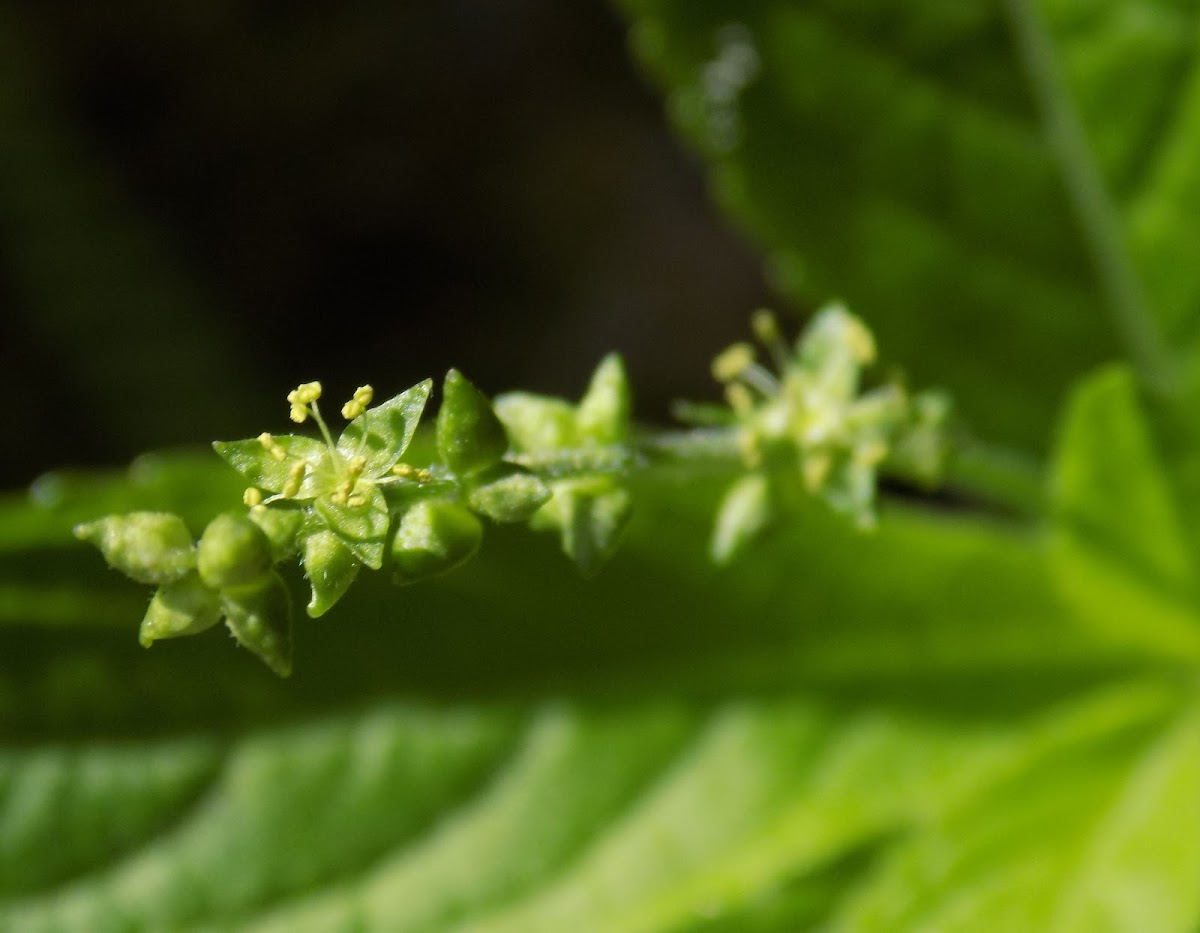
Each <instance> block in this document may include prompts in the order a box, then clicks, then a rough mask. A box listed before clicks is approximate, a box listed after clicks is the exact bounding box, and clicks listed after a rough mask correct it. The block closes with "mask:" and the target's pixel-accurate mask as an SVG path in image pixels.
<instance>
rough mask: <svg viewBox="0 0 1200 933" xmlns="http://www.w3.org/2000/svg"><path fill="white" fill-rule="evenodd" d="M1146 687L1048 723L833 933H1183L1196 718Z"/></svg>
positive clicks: (895, 863)
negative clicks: (913, 932)
mask: <svg viewBox="0 0 1200 933" xmlns="http://www.w3.org/2000/svg"><path fill="white" fill-rule="evenodd" d="M1179 699H1180V698H1179V696H1178V694H1172V693H1171V692H1170V691H1166V692H1164V691H1163V690H1161V689H1156V688H1152V687H1150V688H1147V687H1146V685H1141V686H1136V685H1131V686H1129V687H1127V688H1125V689H1124V690H1122V691H1121V692H1120V693H1117V694H1108V695H1106V696H1102V697H1100V698H1098V699H1096V700H1094V701H1092V702H1091V703H1090V704H1085V705H1082V706H1081V707H1078V708H1075V709H1072V710H1069V711H1067V712H1066V713H1065V714H1063V715H1061V716H1059V717H1056V718H1054V719H1051V720H1050V721H1049V722H1048V723H1047V724H1046V726H1045V727H1044V728H1043V729H1042V731H1040V732H1035V733H1034V734H1033V736H1032V739H1031V742H1030V743H1029V744H1028V745H1027V746H1026V747H1025V748H1024V749H1020V750H1018V753H1017V756H1016V757H1015V758H1014V759H1013V761H1012V763H1011V765H1010V766H1009V767H1001V768H999V769H997V771H998V776H999V780H998V781H996V782H995V783H994V784H993V785H992V786H991V787H990V788H989V789H988V790H987V791H985V792H983V793H980V794H978V795H977V796H975V797H974V798H973V799H971V800H970V801H969V802H968V803H967V804H966V805H964V806H961V807H957V808H956V807H951V808H949V810H948V811H947V812H946V814H945V815H944V816H943V817H942V818H940V819H934V820H932V821H931V822H930V825H928V826H927V827H925V828H924V829H923V830H922V831H920V832H917V833H914V834H913V836H912V838H911V839H909V840H908V841H906V842H903V843H901V844H900V845H898V846H896V847H895V849H894V851H893V852H892V853H891V854H890V855H889V856H888V858H887V859H886V861H885V862H884V863H883V864H882V865H881V869H880V871H879V872H878V873H876V875H875V876H874V877H872V878H871V879H869V881H868V882H867V883H866V884H865V885H864V886H863V888H862V889H861V890H860V891H859V892H856V893H855V894H854V895H853V896H852V897H850V898H849V899H848V900H847V902H846V905H845V908H844V910H843V912H841V914H840V916H839V917H838V919H837V921H835V922H834V923H833V924H832V926H831V928H832V929H837V930H842V929H844V930H896V929H904V930H907V929H921V930H930V931H951V930H962V931H967V930H975V929H978V928H979V922H980V919H981V918H984V917H986V918H988V928H989V929H991V930H996V931H1010V930H1011V931H1014V933H1015V931H1023V930H1046V931H1050V933H1068V931H1072V933H1073V931H1079V933H1084V931H1093V930H1140V929H1153V930H1164V931H1187V930H1192V929H1194V927H1195V920H1196V916H1197V913H1198V912H1200V888H1198V886H1197V885H1196V882H1195V879H1196V875H1197V872H1200V837H1198V836H1197V834H1196V832H1195V831H1194V830H1195V829H1196V828H1198V827H1200V798H1198V797H1197V795H1196V793H1195V781H1196V780H1197V778H1198V777H1200V729H1198V728H1197V727H1198V726H1200V707H1197V706H1196V705H1195V703H1194V702H1193V703H1192V704H1191V705H1189V706H1188V707H1186V708H1185V710H1184V711H1182V712H1181V711H1180V709H1179V706H1178V703H1179Z"/></svg>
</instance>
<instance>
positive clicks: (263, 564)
mask: <svg viewBox="0 0 1200 933" xmlns="http://www.w3.org/2000/svg"><path fill="white" fill-rule="evenodd" d="M196 568H197V569H198V570H199V571H200V579H201V580H203V581H204V582H205V584H207V585H208V586H210V587H212V588H213V589H215V590H220V589H225V588H227V587H231V586H246V585H247V584H250V583H254V582H256V581H258V580H260V579H262V577H263V576H264V575H265V574H266V573H267V572H268V571H269V570H270V569H271V542H270V541H269V540H268V539H267V536H266V535H265V534H264V533H263V531H262V529H261V528H259V527H258V525H256V524H255V523H254V522H252V521H251V520H250V519H249V518H247V517H246V515H245V514H244V513H241V512H226V513H225V514H224V515H218V516H217V517H216V518H214V519H213V520H212V521H211V522H209V524H208V527H207V528H205V529H204V534H203V535H201V536H200V544H199V547H198V549H197V553H196Z"/></svg>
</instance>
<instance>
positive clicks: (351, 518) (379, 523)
mask: <svg viewBox="0 0 1200 933" xmlns="http://www.w3.org/2000/svg"><path fill="white" fill-rule="evenodd" d="M358 492H359V493H360V494H361V495H363V496H365V497H366V502H364V503H363V504H362V505H338V504H337V503H336V502H334V501H332V500H331V499H329V498H328V497H326V496H322V497H321V498H319V499H317V500H316V506H317V512H318V513H319V514H320V516H321V517H322V518H323V519H325V523H326V524H327V525H328V526H329V528H330V529H331V530H332V531H333V532H334V533H335V534H337V536H338V537H339V538H341V540H342V543H343V544H345V545H346V547H348V548H350V550H351V551H353V552H354V555H355V556H356V557H357V558H358V559H359V560H361V561H362V562H363V563H364V564H366V565H367V566H368V567H370V568H371V569H372V570H378V569H379V568H380V567H382V566H383V551H384V545H385V544H386V542H387V532H388V524H389V523H390V517H389V515H388V507H387V500H386V499H385V498H384V497H383V492H382V491H381V490H380V489H379V487H378V486H365V487H364V488H361V489H359V490H358Z"/></svg>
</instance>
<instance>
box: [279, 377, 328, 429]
mask: <svg viewBox="0 0 1200 933" xmlns="http://www.w3.org/2000/svg"><path fill="white" fill-rule="evenodd" d="M320 397H321V383H319V382H303V383H301V384H300V385H298V386H296V388H294V389H292V391H291V392H289V393H288V396H287V400H288V403H289V404H290V405H291V406H292V407H291V410H290V411H289V412H288V417H289V418H291V419H292V420H293V421H294V422H296V424H304V422H305V421H307V420H308V415H309V409H308V406H309V405H311V404H312V403H313V402H315V401H316V400H317V399H319V398H320Z"/></svg>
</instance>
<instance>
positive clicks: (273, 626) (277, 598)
mask: <svg viewBox="0 0 1200 933" xmlns="http://www.w3.org/2000/svg"><path fill="white" fill-rule="evenodd" d="M221 608H222V610H224V612H225V624H226V625H227V626H228V627H229V631H231V632H232V633H233V637H234V638H236V639H237V640H238V644H240V645H241V646H242V647H243V648H248V649H250V650H251V651H253V652H254V653H255V654H256V655H258V656H259V657H260V658H262V660H263V661H264V662H265V663H266V665H267V667H269V668H271V670H273V671H274V672H275V673H276V674H278V675H279V676H280V677H287V676H288V675H290V674H291V673H292V600H291V597H290V596H289V595H288V590H287V585H286V584H285V583H284V582H283V578H282V577H280V576H279V574H277V573H268V574H265V575H264V576H262V577H261V578H260V579H259V580H257V581H256V582H255V583H252V584H250V585H248V586H238V587H234V588H233V589H229V590H225V591H224V592H222V593H221Z"/></svg>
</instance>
